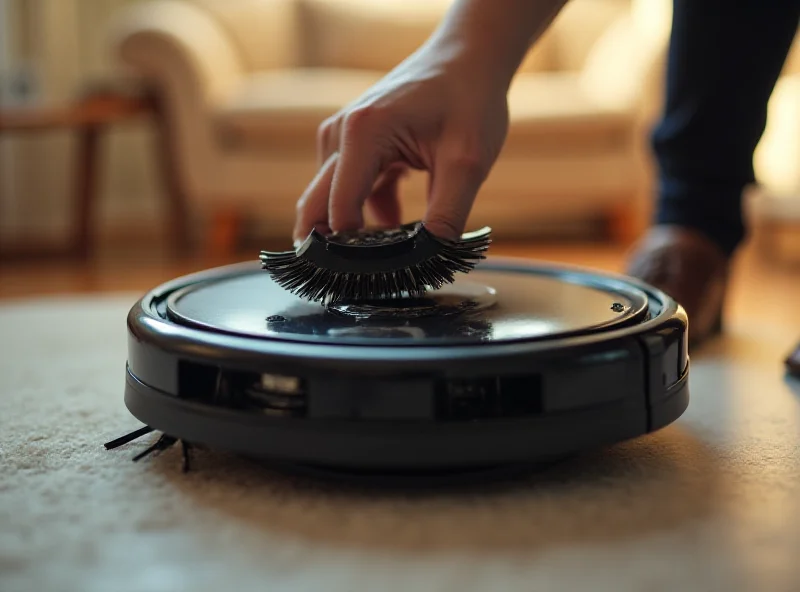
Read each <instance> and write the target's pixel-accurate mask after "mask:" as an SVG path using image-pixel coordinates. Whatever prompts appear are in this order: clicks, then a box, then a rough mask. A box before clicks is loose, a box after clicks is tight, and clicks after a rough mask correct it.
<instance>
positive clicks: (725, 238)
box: [652, 0, 800, 255]
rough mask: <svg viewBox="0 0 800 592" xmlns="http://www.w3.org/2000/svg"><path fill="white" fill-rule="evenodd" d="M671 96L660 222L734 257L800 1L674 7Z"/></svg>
mask: <svg viewBox="0 0 800 592" xmlns="http://www.w3.org/2000/svg"><path fill="white" fill-rule="evenodd" d="M673 11H674V12H673V23H672V32H671V37H670V48H669V54H668V65H667V78H666V97H665V106H664V113H663V117H662V119H661V121H660V122H659V123H658V125H657V126H656V128H655V129H654V130H653V135H652V146H653V150H654V154H655V157H656V163H657V165H658V171H659V187H658V195H657V205H656V219H655V222H656V223H662V224H680V225H683V226H688V227H690V228H694V229H697V230H699V231H701V232H703V233H705V234H706V235H707V236H708V237H710V238H711V239H712V240H714V241H715V242H716V243H718V244H719V245H720V246H721V247H722V248H723V250H724V251H725V252H726V253H727V254H729V255H730V254H732V253H733V252H734V251H735V250H736V248H737V247H738V246H739V244H740V243H741V242H742V240H743V239H744V237H745V235H746V233H745V228H744V224H743V216H742V191H743V189H744V188H745V187H746V186H747V185H750V184H752V183H754V182H755V175H754V172H753V152H754V150H755V148H756V145H757V144H758V142H759V140H760V138H761V136H762V134H763V133H764V127H765V125H766V117H767V103H768V101H769V97H770V95H771V94H772V91H773V88H774V86H775V83H776V81H777V79H778V76H779V74H780V71H781V69H782V67H783V65H784V62H785V61H786V57H787V54H788V51H789V48H790V46H791V44H792V41H793V39H794V36H795V34H796V33H797V29H798V24H800V0H674V2H673Z"/></svg>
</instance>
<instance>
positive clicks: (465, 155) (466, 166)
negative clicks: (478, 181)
mask: <svg viewBox="0 0 800 592" xmlns="http://www.w3.org/2000/svg"><path fill="white" fill-rule="evenodd" d="M450 166H452V167H453V168H455V169H457V170H458V171H460V172H461V173H462V174H464V175H467V176H469V177H483V176H484V175H485V174H486V172H487V171H488V169H489V164H488V159H487V158H486V156H485V155H484V154H482V153H481V151H480V150H470V149H468V148H461V149H459V150H458V151H456V152H455V153H454V154H452V155H451V156H450Z"/></svg>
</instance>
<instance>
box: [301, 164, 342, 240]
mask: <svg viewBox="0 0 800 592" xmlns="http://www.w3.org/2000/svg"><path fill="white" fill-rule="evenodd" d="M338 160H339V154H338V153H337V152H334V153H333V154H331V155H330V156H329V157H328V158H327V159H326V160H325V162H324V163H323V164H322V167H321V168H320V169H319V171H318V172H317V175H316V176H315V177H314V179H313V180H312V181H311V183H310V184H309V185H308V187H307V188H306V190H305V192H304V193H303V195H302V196H301V197H300V199H299V200H298V202H297V216H296V218H295V220H296V221H295V227H294V231H293V232H292V237H293V239H294V240H295V241H302V240H305V238H306V237H307V236H308V234H309V233H310V232H311V230H312V229H313V228H316V229H317V230H319V231H320V232H329V231H330V223H329V221H328V196H329V195H330V192H331V184H332V183H333V175H334V172H335V171H336V164H337V162H338Z"/></svg>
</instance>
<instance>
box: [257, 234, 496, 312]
mask: <svg viewBox="0 0 800 592" xmlns="http://www.w3.org/2000/svg"><path fill="white" fill-rule="evenodd" d="M439 243H440V248H439V251H438V253H437V254H436V255H434V256H432V257H431V258H429V259H427V260H425V261H423V262H421V263H419V264H418V265H414V266H413V267H409V268H405V269H400V270H396V271H391V272H383V273H337V272H335V271H331V270H328V269H320V268H318V267H316V266H315V265H314V264H313V263H311V262H310V261H308V260H306V259H304V258H303V257H302V256H298V255H297V254H296V253H295V252H294V251H287V252H284V253H269V252H262V253H261V257H260V259H261V263H262V267H263V269H265V270H266V271H268V272H269V273H270V274H271V276H272V278H273V279H274V280H275V282H276V283H277V284H278V285H280V286H282V287H283V288H285V289H286V290H288V291H290V292H292V293H293V294H295V295H297V296H299V297H301V298H304V299H307V300H311V301H315V302H324V303H329V302H333V301H340V300H376V299H382V298H402V297H405V296H408V297H419V296H423V295H424V294H425V293H426V292H427V291H428V290H430V289H433V290H437V289H439V288H441V287H442V286H444V285H445V284H450V283H453V281H455V274H456V273H459V272H460V273H468V272H469V271H471V270H472V269H474V267H475V266H476V265H477V263H478V262H479V261H480V260H481V259H484V258H485V251H486V250H487V249H488V248H489V244H490V243H491V240H490V238H489V235H488V233H482V234H477V235H472V236H468V237H465V238H464V239H462V240H459V241H454V242H445V241H439Z"/></svg>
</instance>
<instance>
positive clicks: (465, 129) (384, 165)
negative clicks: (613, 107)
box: [293, 42, 508, 241]
mask: <svg viewBox="0 0 800 592" xmlns="http://www.w3.org/2000/svg"><path fill="white" fill-rule="evenodd" d="M478 61H480V60H478ZM478 61H476V60H473V59H469V57H468V56H467V55H466V54H464V55H462V54H461V52H460V51H459V49H458V48H456V49H453V48H452V47H442V46H440V45H437V44H436V43H433V42H432V43H429V44H427V45H426V46H423V48H421V49H420V50H419V51H418V52H416V53H415V54H413V55H412V56H411V57H409V58H408V59H407V60H406V61H405V62H403V63H402V64H400V66H398V67H397V68H395V69H394V70H393V71H391V72H390V73H389V74H387V75H386V76H385V77H384V78H383V79H382V80H381V81H379V82H378V83H377V84H376V85H375V86H373V87H372V88H371V89H370V90H368V91H367V92H366V93H364V94H363V95H362V96H361V97H359V98H358V99H357V100H356V101H354V102H353V103H352V104H350V105H349V106H347V107H346V108H344V109H343V110H341V111H340V112H339V113H337V114H336V115H334V116H332V117H330V118H329V119H328V120H326V121H325V122H324V123H323V125H322V126H321V127H320V129H319V132H318V136H317V151H318V161H319V164H320V169H319V171H318V173H317V175H316V177H315V178H314V179H313V181H312V182H311V183H310V185H309V186H308V187H307V189H306V191H305V192H304V193H303V195H302V197H301V198H300V200H299V201H298V204H297V218H296V224H295V228H294V232H293V234H294V239H295V240H296V241H301V240H303V239H304V238H305V237H306V236H308V233H309V232H310V231H311V230H312V228H317V230H319V231H321V232H329V231H343V230H353V229H358V228H361V227H362V226H363V225H364V215H363V208H364V206H365V205H366V206H367V207H369V208H370V209H371V211H372V213H373V215H374V216H375V219H376V221H377V222H378V223H379V224H381V225H385V226H395V225H397V224H399V223H400V221H401V220H400V218H401V207H400V203H399V197H398V182H399V180H400V179H401V177H402V176H403V174H404V173H405V172H406V171H407V170H408V169H409V168H413V169H417V170H422V171H426V172H427V173H428V174H429V185H428V187H429V194H428V201H427V208H426V213H425V216H424V222H425V224H426V227H427V228H428V229H429V230H430V231H431V232H432V233H433V234H435V235H437V236H441V237H443V238H448V239H452V240H454V239H457V238H458V237H459V236H460V235H461V233H462V232H463V231H464V227H465V225H466V222H467V218H468V217H469V214H470V211H471V209H472V206H473V203H474V200H475V197H476V194H477V192H478V190H479V189H480V186H481V185H482V183H483V182H484V180H485V178H486V176H487V175H488V173H489V172H490V170H491V167H492V166H493V165H494V162H495V161H496V159H497V157H498V155H499V152H500V149H501V148H502V145H503V143H504V141H505V138H506V134H507V131H508V106H507V98H506V95H507V91H508V88H507V86H506V81H505V80H504V79H503V78H502V77H500V76H496V75H495V74H494V73H493V72H492V68H491V67H480V66H478V63H477V62H478Z"/></svg>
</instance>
